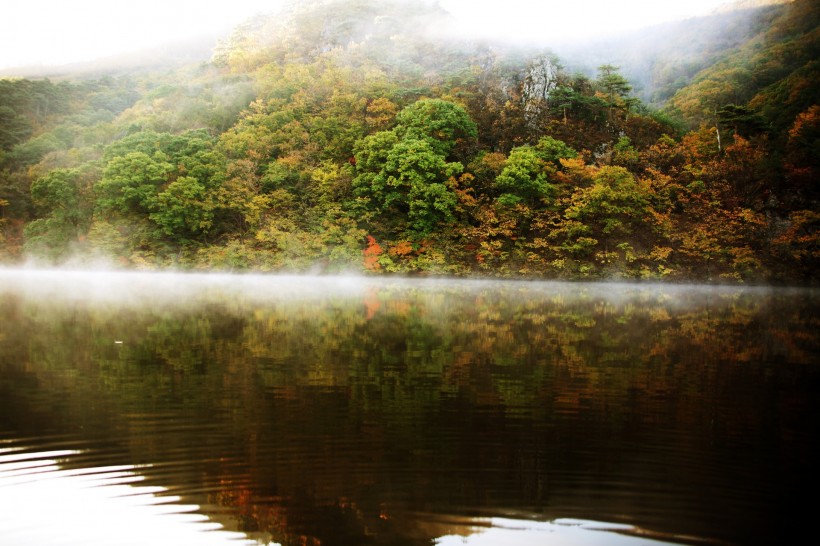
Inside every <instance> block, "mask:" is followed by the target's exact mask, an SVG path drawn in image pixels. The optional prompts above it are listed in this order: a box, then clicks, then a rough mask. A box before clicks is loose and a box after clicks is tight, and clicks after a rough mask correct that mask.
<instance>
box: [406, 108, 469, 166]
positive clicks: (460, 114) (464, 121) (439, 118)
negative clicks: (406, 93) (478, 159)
mask: <svg viewBox="0 0 820 546" xmlns="http://www.w3.org/2000/svg"><path fill="white" fill-rule="evenodd" d="M396 122H397V126H396V134H397V136H398V137H399V138H420V139H424V140H426V141H427V142H428V143H429V144H430V146H431V147H432V148H433V150H434V151H435V152H436V153H437V154H439V155H441V156H443V157H444V158H448V159H449V158H450V157H454V156H455V157H460V156H463V155H464V153H465V151H466V148H467V147H468V146H469V145H470V144H471V143H472V141H473V140H475V138H476V137H477V134H478V133H477V129H476V125H475V123H473V120H472V119H470V115H469V114H468V113H467V111H466V110H465V109H464V108H462V107H461V106H459V105H457V104H455V103H453V102H449V101H445V100H441V99H421V100H419V101H416V102H414V103H413V104H411V105H410V106H408V107H406V108H404V109H403V110H402V111H401V112H399V113H398V115H397V116H396Z"/></svg>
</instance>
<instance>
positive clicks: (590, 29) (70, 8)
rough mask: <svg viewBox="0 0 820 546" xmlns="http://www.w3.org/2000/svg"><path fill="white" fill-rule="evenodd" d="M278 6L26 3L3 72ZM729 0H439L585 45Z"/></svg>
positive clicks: (0, 30) (520, 29)
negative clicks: (600, 38) (557, 0)
mask: <svg viewBox="0 0 820 546" xmlns="http://www.w3.org/2000/svg"><path fill="white" fill-rule="evenodd" d="M282 1H283V0H232V1H231V2H222V1H219V0H142V1H141V2H108V1H105V0H72V1H71V2H66V1H64V0H27V1H25V2H6V3H4V4H3V6H2V9H0V68H7V67H14V66H23V65H60V64H67V63H71V62H80V61H89V60H93V59H100V58H105V57H108V56H112V55H117V54H122V53H127V52H133V51H137V50H141V49H147V48H152V47H157V46H162V45H166V44H169V43H170V44H173V43H179V42H182V41H185V40H189V39H191V38H194V37H198V36H204V35H209V36H211V37H212V38H213V37H215V36H219V35H225V34H227V33H228V32H229V31H230V29H231V28H232V27H234V26H235V25H236V24H238V23H240V22H242V21H244V20H246V19H247V18H248V17H251V16H253V15H255V14H257V13H260V12H262V13H265V12H273V11H276V9H278V7H279V6H280V5H281V3H282ZM725 2H726V0H688V1H677V0H672V1H664V2H658V1H657V0H622V1H619V2H613V1H611V0H577V1H575V2H561V3H557V2H533V1H532V0H505V1H504V2H496V1H492V2H490V1H482V2H476V1H475V0H439V3H440V4H441V6H442V7H444V8H445V9H446V10H448V11H450V12H451V13H452V14H454V15H455V16H456V17H457V18H458V19H459V20H460V21H461V28H462V30H463V31H464V32H465V33H466V32H469V33H470V34H475V33H479V34H481V35H485V36H490V37H494V38H512V39H518V40H527V41H537V42H539V43H544V42H546V43H545V45H549V43H550V42H552V41H556V40H567V39H589V38H594V37H600V36H604V35H607V34H612V33H614V32H619V31H623V30H629V29H636V28H641V27H645V26H647V25H652V24H656V23H660V22H664V21H670V20H674V19H682V18H686V17H692V16H696V15H703V14H706V13H709V12H710V11H712V10H714V9H715V8H716V7H717V6H718V5H720V4H723V3H725Z"/></svg>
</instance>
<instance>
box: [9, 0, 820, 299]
mask: <svg viewBox="0 0 820 546" xmlns="http://www.w3.org/2000/svg"><path fill="white" fill-rule="evenodd" d="M753 11H754V15H753V14H751V13H744V14H734V15H732V17H735V19H732V20H734V21H741V20H742V21H746V23H752V24H746V23H743V24H742V25H741V24H740V23H738V25H739V26H743V29H744V30H742V31H740V30H738V31H737V32H731V33H728V32H727V36H728V35H731V36H730V37H729V38H727V41H725V43H724V45H722V46H720V47H714V48H712V49H709V51H710V52H711V53H709V54H706V53H704V52H705V51H707V48H706V46H703V47H700V49H698V47H694V46H693V48H691V49H690V50H688V51H686V52H682V53H681V58H680V59H677V60H674V59H672V60H670V59H671V58H670V57H669V56H668V55H667V56H666V57H664V56H663V55H660V52H662V51H663V50H664V49H663V48H660V49H658V51H659V56H657V57H655V58H654V60H652V61H651V62H650V61H643V62H644V66H650V67H651V70H650V72H652V73H654V72H658V73H663V74H666V73H668V75H667V76H664V78H661V79H656V80H653V81H655V83H654V84H653V86H654V87H652V89H653V90H654V91H652V95H651V96H652V97H654V98H652V99H650V100H651V101H661V100H662V99H663V97H664V96H669V98H668V100H666V101H665V102H664V103H663V104H664V111H659V110H658V109H656V108H653V107H650V106H648V105H646V104H644V103H643V102H642V101H641V100H640V98H639V97H638V96H636V95H635V94H633V92H632V88H633V84H632V83H631V82H630V80H629V79H628V78H627V77H626V75H627V74H629V73H630V72H629V71H630V70H638V69H636V68H635V67H636V66H639V65H640V63H638V64H627V63H624V66H623V67H622V68H621V69H619V68H618V67H617V66H616V65H614V64H612V62H601V64H600V65H598V66H597V67H596V71H595V72H587V73H583V72H579V71H577V70H575V69H569V68H565V66H569V63H567V62H566V61H564V60H563V59H562V58H559V56H558V55H556V54H555V52H552V51H549V50H537V49H526V48H515V47H511V46H509V45H505V44H498V43H489V42H480V41H466V40H462V39H456V38H442V36H454V34H449V33H447V32H446V29H447V25H448V24H449V16H448V14H446V13H445V12H443V11H442V10H441V8H440V7H438V5H437V4H436V3H432V2H425V1H416V2H406V1H397V0H396V1H383V2H375V1H372V0H322V1H317V2H313V3H308V4H305V3H299V2H295V3H292V4H290V5H288V6H287V7H286V8H285V9H284V10H283V11H282V12H281V13H277V14H274V15H270V16H258V17H256V18H254V19H252V20H250V21H248V22H247V23H246V24H244V25H242V26H240V27H238V28H237V29H236V30H235V31H234V32H233V33H232V34H231V35H230V36H228V37H226V38H225V39H224V40H222V41H221V42H220V43H219V44H218V45H217V47H216V48H215V50H214V54H213V57H212V58H211V60H210V61H209V62H206V63H202V62H199V63H195V64H191V65H188V66H183V67H177V68H164V69H161V70H147V69H142V70H140V71H133V70H132V71H130V72H128V71H126V72H122V73H109V74H108V75H105V76H104V77H100V76H98V75H97V76H92V77H88V76H86V77H73V78H61V79H60V81H59V82H57V83H54V82H52V81H50V80H27V79H15V80H0V121H2V123H0V128H2V129H0V172H1V173H2V174H1V175H0V211H2V216H1V217H0V218H2V219H1V220H0V230H1V231H0V234H2V237H1V238H0V257H2V258H3V259H4V260H5V261H7V262H15V261H22V260H32V259H34V260H39V261H42V262H46V263H57V264H65V263H72V262H79V263H90V262H96V261H98V260H105V261H107V263H110V264H115V265H118V266H121V267H132V268H155V267H177V268H197V269H229V270H237V269H240V270H241V269H252V270H261V271H282V270H288V271H305V270H314V271H315V270H322V271H351V270H352V271H362V272H372V273H385V272H386V273H405V274H407V273H414V274H439V275H483V276H504V277H527V278H533V277H537V278H571V279H580V278H597V279H601V278H607V279H608V278H639V279H656V280H660V279H667V280H706V281H720V282H725V281H734V282H763V281H766V282H799V283H814V282H816V267H815V266H816V264H817V258H818V252H819V251H818V247H817V231H816V228H817V224H818V222H820V215H819V214H818V213H817V191H816V183H815V182H814V181H815V180H816V174H817V164H816V158H817V155H818V154H817V153H816V146H817V120H818V118H820V116H818V114H820V112H818V106H817V100H816V89H817V86H816V85H808V84H816V83H817V80H816V73H815V72H813V70H814V69H813V68H812V66H813V65H812V61H813V60H814V62H816V60H815V59H816V58H817V57H816V51H815V50H814V49H812V48H815V47H816V42H815V37H816V27H817V25H816V8H814V7H813V3H812V2H808V1H796V2H793V3H789V4H786V5H783V6H774V7H765V8H760V9H758V10H753ZM727 16H728V15H726V14H717V15H715V16H714V17H715V18H717V19H712V20H711V21H712V22H710V23H708V25H712V27H713V28H715V29H717V28H718V27H720V24H719V22H718V21H723V25H724V26H723V28H724V32H726V31H725V28H726V27H725V22H726V19H720V18H721V17H727ZM744 17H745V19H744ZM812 18H814V19H812ZM812 21H814V23H812ZM687 24H689V25H695V26H697V28H705V27H704V26H703V25H707V22H705V21H699V22H698V21H690V22H689V23H687ZM708 25H707V26H708ZM812 25H814V26H813V27H812ZM680 28H685V25H684V27H680ZM658 32H661V31H660V30H659V31H658ZM715 32H717V31H715ZM646 39H648V38H646ZM680 39H683V38H680ZM670 40H671V41H672V42H673V43H674V40H672V39H671V38H670ZM614 51H615V49H613V52H614ZM667 51H669V52H671V51H674V48H673V47H672V46H671V45H670V46H668V49H667ZM686 59H691V62H689V61H686ZM621 60H623V59H621ZM613 61H614V62H620V61H619V58H618V57H617V56H614V58H613ZM647 63H648V64H647ZM664 63H666V65H668V67H669V68H668V69H667V70H666V71H664V70H663V66H664ZM676 63H677V64H676ZM687 63H689V64H690V65H692V66H690V67H689V68H688V69H687V70H689V71H690V72H691V77H688V76H687V77H683V76H680V75H676V74H679V73H680V70H682V68H680V67H683V66H684V65H686V64H687ZM692 63H694V64H692ZM687 66H688V65H687ZM730 69H731V70H734V69H736V71H737V72H738V73H740V72H742V71H744V70H745V71H751V73H752V74H753V75H754V77H753V78H752V82H753V84H750V83H749V82H748V81H747V80H742V79H732V78H731V77H729V76H727V74H726V71H727V70H730ZM641 70H643V69H641ZM673 78H674V79H673ZM681 78H683V80H681ZM718 78H719V79H720V81H721V82H723V83H724V84H725V85H727V86H729V87H731V88H732V89H734V91H733V94H731V95H721V94H719V93H718V94H715V93H710V91H709V90H710V89H711V87H710V84H707V82H710V81H715V80H716V79H718ZM801 78H802V79H801ZM670 81H672V82H676V83H673V84H670V83H668V82H670ZM664 82H666V83H664ZM644 92H646V89H644ZM776 97H781V98H780V99H776ZM782 97H786V99H787V100H786V99H783V98H782ZM729 99H731V100H729ZM710 101H711V102H710ZM658 104H660V103H658ZM710 108H711V110H712V115H711V117H710V116H709V111H710ZM716 116H717V117H716ZM675 118H677V121H676V120H675ZM682 127H685V128H686V129H682Z"/></svg>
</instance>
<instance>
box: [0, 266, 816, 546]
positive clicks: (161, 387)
mask: <svg viewBox="0 0 820 546" xmlns="http://www.w3.org/2000/svg"><path fill="white" fill-rule="evenodd" d="M818 309H820V298H818V294H817V292H815V291H811V290H788V289H777V290H775V289H761V288H746V289H743V288H716V287H702V286H695V287H658V286H646V285H606V284H562V283H512V282H510V283H502V282H468V281H459V282H455V281H454V282H443V281H431V280H397V279H356V278H334V277H279V276H229V275H223V276H218V275H172V274H136V273H88V272H46V271H25V272H23V271H14V270H0V544H3V545H4V546H5V545H23V544H31V545H37V546H50V545H55V544H71V545H74V544H77V545H93V544H106V545H114V546H116V545H123V544H151V545H156V544H175V545H176V544H197V545H202V544H204V545H207V544H243V543H248V544H269V543H270V544H283V545H305V546H307V545H319V544H321V545H325V546H329V545H358V544H373V545H382V544H389V545H431V544H442V545H463V544H469V545H478V544H481V545H497V544H524V545H527V544H547V543H548V544H562V545H564V544H577V545H588V544H606V545H610V544H624V545H641V544H657V543H691V544H703V543H705V544H757V543H759V544H773V543H784V542H786V541H787V540H788V539H789V538H790V537H792V536H798V535H800V534H801V533H803V532H805V531H807V530H809V531H812V530H813V525H812V524H813V519H812V518H814V517H815V516H814V512H815V510H814V505H813V503H811V502H809V501H806V500H804V499H803V495H804V494H806V493H808V494H809V495H810V497H809V498H811V496H814V495H816V486H817V485H818V480H817V477H818V472H817V465H818V455H820V452H819V451H818V437H819V436H820V368H819V367H818V360H820V358H818V357H819V356H820V334H818V331H820V329H819V327H820V313H818Z"/></svg>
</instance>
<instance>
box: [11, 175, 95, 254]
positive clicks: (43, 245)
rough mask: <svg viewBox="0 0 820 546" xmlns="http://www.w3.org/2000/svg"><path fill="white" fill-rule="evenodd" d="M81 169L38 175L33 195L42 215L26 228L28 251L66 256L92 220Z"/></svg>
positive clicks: (33, 186)
mask: <svg viewBox="0 0 820 546" xmlns="http://www.w3.org/2000/svg"><path fill="white" fill-rule="evenodd" d="M81 185H82V175H81V173H80V171H79V170H78V169H57V170H54V171H51V172H49V173H48V174H47V175H45V176H43V177H42V178H38V179H37V180H36V181H35V182H34V183H33V184H32V186H31V196H32V199H33V201H34V204H35V206H36V208H37V210H38V211H39V214H40V218H37V219H36V220H34V221H32V222H31V223H29V224H28V225H27V226H26V228H25V232H24V233H25V237H26V243H25V249H26V251H27V252H30V253H33V254H37V255H39V256H43V257H47V258H50V259H59V258H64V257H66V256H67V255H68V254H69V253H70V252H71V251H72V250H74V249H73V248H72V245H73V244H75V243H77V242H78V241H79V239H80V237H81V235H82V234H84V233H85V231H86V228H87V224H88V223H89V221H90V214H89V211H88V207H87V205H86V203H85V200H84V198H83V195H82V194H83V190H82V188H81Z"/></svg>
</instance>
